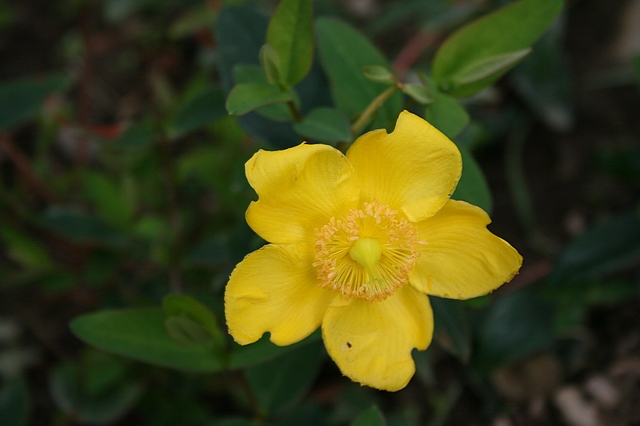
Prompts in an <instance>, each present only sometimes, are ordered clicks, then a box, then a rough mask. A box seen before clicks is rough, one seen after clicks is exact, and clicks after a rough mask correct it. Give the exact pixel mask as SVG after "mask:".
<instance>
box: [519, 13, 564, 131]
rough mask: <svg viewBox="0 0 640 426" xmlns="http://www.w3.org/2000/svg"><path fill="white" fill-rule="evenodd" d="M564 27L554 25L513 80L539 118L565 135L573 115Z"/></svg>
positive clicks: (560, 22)
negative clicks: (565, 52)
mask: <svg viewBox="0 0 640 426" xmlns="http://www.w3.org/2000/svg"><path fill="white" fill-rule="evenodd" d="M562 24H564V22H562V20H558V21H556V22H555V24H554V25H553V26H552V27H551V29H550V30H549V31H548V32H547V33H546V34H545V35H544V36H543V37H542V38H541V39H540V41H539V42H538V44H537V45H536V48H535V49H534V50H533V52H532V53H531V54H530V55H529V56H528V57H527V58H526V59H525V60H524V61H522V63H521V64H520V65H519V66H518V67H517V68H516V69H514V70H513V74H512V76H511V81H512V82H513V83H514V86H515V88H516V90H517V91H518V93H519V94H520V95H521V96H522V98H523V99H524V100H525V102H527V104H528V105H529V106H530V108H531V109H532V110H533V111H534V112H535V113H536V114H537V116H538V117H540V118H541V119H542V120H544V122H545V123H546V124H547V125H548V126H550V127H551V128H552V129H555V130H557V131H561V132H565V131H568V130H569V129H570V128H571V127H572V125H573V122H574V114H573V108H572V102H573V94H572V76H571V75H570V71H569V70H570V67H569V65H568V62H567V58H566V57H565V54H564V49H563V47H564V46H563V45H564V37H563V35H564V34H563V31H562V28H563V27H564V25H562Z"/></svg>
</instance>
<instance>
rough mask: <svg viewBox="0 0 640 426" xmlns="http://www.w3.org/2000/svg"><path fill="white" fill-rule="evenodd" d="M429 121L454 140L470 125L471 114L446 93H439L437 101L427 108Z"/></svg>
mask: <svg viewBox="0 0 640 426" xmlns="http://www.w3.org/2000/svg"><path fill="white" fill-rule="evenodd" d="M425 118H426V119H427V121H428V122H429V123H431V124H433V125H434V126H435V127H436V128H437V129H438V130H440V131H441V132H442V133H444V134H445V135H447V136H448V137H449V138H451V139H453V138H455V137H456V136H458V135H459V134H460V132H462V130H463V129H464V128H465V127H466V126H467V124H469V120H470V118H469V114H468V113H467V110H466V109H464V107H462V106H461V105H460V104H459V103H458V101H456V100H455V99H454V98H452V97H451V96H449V95H445V94H444V93H437V94H436V95H435V101H434V102H433V103H432V104H430V105H429V106H428V107H427V114H426V116H425Z"/></svg>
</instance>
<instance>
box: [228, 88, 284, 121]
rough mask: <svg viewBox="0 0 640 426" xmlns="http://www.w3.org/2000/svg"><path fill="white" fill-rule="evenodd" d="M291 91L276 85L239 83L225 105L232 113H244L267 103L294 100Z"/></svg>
mask: <svg viewBox="0 0 640 426" xmlns="http://www.w3.org/2000/svg"><path fill="white" fill-rule="evenodd" d="M293 99H294V97H293V95H292V94H291V93H290V92H283V91H282V90H280V89H279V88H278V87H276V86H272V85H270V84H259V83H242V84H238V85H237V86H236V87H234V88H233V90H231V92H230V93H229V96H228V97H227V103H226V105H225V107H226V108H227V111H228V112H229V114H231V115H244V114H246V113H248V112H251V111H253V110H254V109H256V108H260V107H262V106H265V105H270V104H277V103H282V102H288V101H293Z"/></svg>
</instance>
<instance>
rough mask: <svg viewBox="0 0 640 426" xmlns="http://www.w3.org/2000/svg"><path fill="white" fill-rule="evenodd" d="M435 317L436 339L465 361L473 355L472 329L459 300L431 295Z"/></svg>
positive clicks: (430, 299)
mask: <svg viewBox="0 0 640 426" xmlns="http://www.w3.org/2000/svg"><path fill="white" fill-rule="evenodd" d="M429 301H430V302H431V307H432V308H433V315H434V319H435V333H434V334H435V339H436V341H437V342H438V343H439V344H440V345H441V346H442V347H443V348H445V349H446V350H447V351H449V352H450V353H452V354H453V355H455V356H456V357H458V358H459V359H460V360H461V361H462V362H463V363H467V362H469V358H470V356H471V330H470V328H469V323H468V320H467V316H466V313H465V310H464V305H463V304H462V303H461V302H460V301H458V300H451V299H442V298H439V297H434V296H430V297H429Z"/></svg>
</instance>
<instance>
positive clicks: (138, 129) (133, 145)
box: [106, 120, 158, 150]
mask: <svg viewBox="0 0 640 426" xmlns="http://www.w3.org/2000/svg"><path fill="white" fill-rule="evenodd" d="M157 138H158V133H157V129H156V124H155V123H154V122H153V121H151V120H145V121H141V122H138V123H134V124H132V125H131V126H129V127H127V129H126V130H125V131H124V133H122V135H120V137H119V138H118V139H116V140H115V141H110V142H109V143H108V145H106V146H107V147H109V148H116V149H127V150H128V149H133V150H135V149H142V148H146V147H147V146H149V145H150V144H152V143H153V142H154V141H156V140H157Z"/></svg>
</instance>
